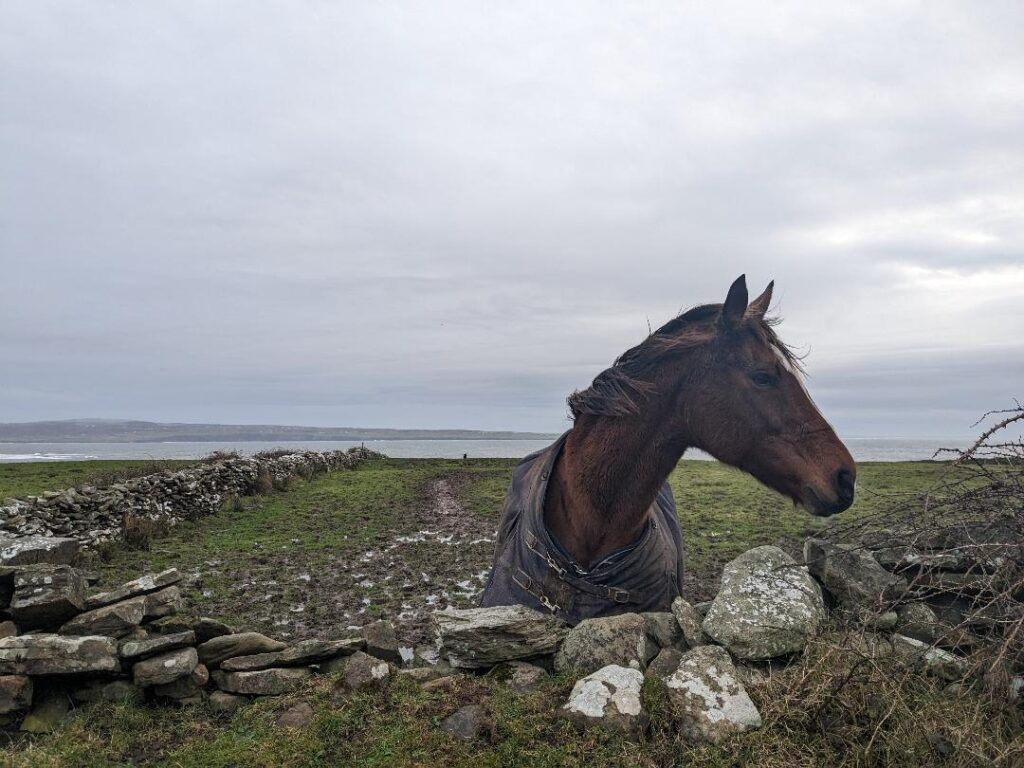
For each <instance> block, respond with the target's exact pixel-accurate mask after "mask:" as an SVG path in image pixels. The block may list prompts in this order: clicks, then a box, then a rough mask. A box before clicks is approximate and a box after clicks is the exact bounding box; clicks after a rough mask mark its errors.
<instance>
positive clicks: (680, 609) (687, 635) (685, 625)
mask: <svg viewBox="0 0 1024 768" xmlns="http://www.w3.org/2000/svg"><path fill="white" fill-rule="evenodd" d="M708 607H709V608H710V607H711V606H710V603H709V604H708ZM704 613H707V611H706V610H705V611H704ZM672 615H673V616H675V619H676V623H677V624H679V629H680V630H681V631H682V633H683V642H684V643H686V647H687V648H696V647H698V646H700V645H707V644H708V643H710V642H711V641H710V640H708V637H707V635H705V634H704V629H703V628H702V627H701V624H702V622H703V621H704V614H702V613H700V612H699V611H698V610H697V609H696V608H694V607H693V606H692V605H690V604H689V603H688V602H686V600H684V599H683V598H681V597H677V598H676V599H675V600H673V601H672Z"/></svg>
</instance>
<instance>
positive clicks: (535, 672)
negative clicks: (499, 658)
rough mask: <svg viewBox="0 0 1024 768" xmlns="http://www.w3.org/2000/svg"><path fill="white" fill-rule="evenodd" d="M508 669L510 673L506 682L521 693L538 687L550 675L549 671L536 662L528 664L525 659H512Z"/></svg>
mask: <svg viewBox="0 0 1024 768" xmlns="http://www.w3.org/2000/svg"><path fill="white" fill-rule="evenodd" d="M508 669H509V672H510V674H509V677H508V680H507V681H506V682H505V684H506V685H507V686H508V687H509V688H511V689H512V690H513V691H518V692H519V693H524V692H526V691H529V690H530V689H532V688H536V687H537V685H539V684H540V682H541V681H542V680H543V679H544V678H545V677H547V676H548V673H547V672H545V671H544V670H543V669H542V668H540V667H538V666H537V665H536V664H528V663H527V662H525V661H510V662H509V663H508Z"/></svg>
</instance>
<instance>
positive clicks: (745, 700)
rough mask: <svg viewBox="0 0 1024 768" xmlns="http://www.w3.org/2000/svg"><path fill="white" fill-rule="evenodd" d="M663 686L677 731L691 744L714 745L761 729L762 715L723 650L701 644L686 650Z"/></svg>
mask: <svg viewBox="0 0 1024 768" xmlns="http://www.w3.org/2000/svg"><path fill="white" fill-rule="evenodd" d="M665 686H666V688H667V689H668V695H669V699H670V700H671V702H672V708H673V716H674V717H675V720H676V722H677V724H678V728H679V732H680V733H681V734H682V736H683V737H684V738H685V739H686V740H687V741H689V742H690V743H692V744H702V743H706V742H711V743H717V742H719V741H721V740H722V739H724V738H726V737H728V736H731V735H733V734H735V733H741V732H743V731H749V730H752V729H754V728H760V727H761V713H760V712H758V711H757V707H756V706H754V702H753V701H751V699H750V696H748V695H747V691H746V689H744V687H743V685H742V684H741V683H740V682H739V680H738V679H737V673H736V667H735V666H734V665H733V663H732V659H731V658H730V657H729V654H728V652H727V651H726V650H725V649H724V648H720V647H718V646H716V645H703V646H700V647H699V648H694V649H693V650H691V651H688V652H687V653H686V654H685V655H684V656H683V659H682V661H680V662H679V667H678V668H677V669H676V671H675V672H673V673H672V674H671V675H669V676H668V677H666V678H665Z"/></svg>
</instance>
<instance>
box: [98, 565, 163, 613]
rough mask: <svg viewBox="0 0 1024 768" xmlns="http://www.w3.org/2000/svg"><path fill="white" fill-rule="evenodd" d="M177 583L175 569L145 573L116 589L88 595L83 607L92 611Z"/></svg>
mask: <svg viewBox="0 0 1024 768" xmlns="http://www.w3.org/2000/svg"><path fill="white" fill-rule="evenodd" d="M179 581H181V574H180V573H179V572H178V569H177V568H168V569H167V570H166V571H161V572H160V573H147V574H146V575H145V576H140V577H139V578H137V579H132V580H131V581H129V582H126V583H125V584H122V585H121V586H120V587H117V588H116V589H112V590H110V591H108V592H98V593H97V594H95V595H90V596H89V597H87V598H86V599H85V607H86V608H87V609H89V610H92V609H93V608H99V607H101V606H104V605H110V604H111V603H118V602H121V601H122V600H127V599H128V598H130V597H137V596H139V595H145V594H149V593H150V592H156V591H157V590H160V589H163V588H164V587H169V586H170V585H171V584H176V583H177V582H179Z"/></svg>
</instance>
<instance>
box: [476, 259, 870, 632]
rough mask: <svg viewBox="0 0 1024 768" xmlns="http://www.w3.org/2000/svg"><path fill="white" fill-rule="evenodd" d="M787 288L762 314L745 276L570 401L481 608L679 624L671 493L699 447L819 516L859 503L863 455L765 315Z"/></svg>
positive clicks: (530, 474)
mask: <svg viewBox="0 0 1024 768" xmlns="http://www.w3.org/2000/svg"><path fill="white" fill-rule="evenodd" d="M773 288H774V281H773V282H771V283H769V284H768V287H767V288H766V289H765V291H764V292H763V293H762V294H761V295H760V296H758V297H757V298H756V299H754V300H753V301H752V302H749V304H748V295H747V285H746V277H745V276H744V275H741V276H740V277H739V278H738V279H737V280H736V281H735V282H734V283H733V284H732V285H731V286H730V288H729V291H728V294H727V295H726V298H725V301H724V302H723V303H722V304H705V305H701V306H697V307H694V308H693V309H690V310H688V311H686V312H684V313H683V314H681V315H679V316H678V317H676V318H674V319H672V320H670V321H669V322H668V323H666V324H665V325H663V326H662V327H661V328H659V329H658V330H657V331H655V332H654V333H652V334H650V335H649V336H648V337H647V338H646V339H645V340H644V341H643V342H641V343H640V344H639V345H637V346H635V347H633V348H632V349H630V350H628V351H626V352H625V353H623V354H622V355H621V356H620V357H619V358H618V359H617V360H616V361H615V362H614V363H613V365H612V366H611V367H610V368H608V369H607V370H605V371H603V372H601V373H600V374H598V375H597V377H596V378H595V379H594V380H593V383H592V384H591V386H590V387H588V388H587V389H585V390H583V391H576V392H573V393H572V394H571V395H570V396H569V398H568V404H569V409H570V411H571V414H572V419H573V423H572V427H571V429H569V430H568V431H567V432H566V433H565V434H563V435H562V436H561V437H560V438H558V440H556V441H555V442H554V443H553V444H552V445H551V446H549V447H547V448H545V449H543V450H541V451H538V452H537V453H534V454H531V455H530V456H527V457H526V458H525V459H523V460H522V461H521V462H520V463H519V464H518V465H517V466H516V468H515V470H514V472H513V479H512V484H511V486H510V487H509V490H508V493H507V495H506V497H505V502H504V505H503V508H502V515H501V522H500V526H499V530H498V535H497V539H496V545H495V554H494V562H493V565H492V568H491V573H490V576H489V577H488V580H487V582H486V586H485V588H484V592H483V594H482V596H481V599H480V605H481V606H484V607H490V606H497V605H524V606H527V607H529V608H534V609H536V610H541V611H546V612H549V613H552V614H554V615H556V616H558V617H559V618H561V619H563V620H564V621H566V622H568V623H569V624H572V625H575V624H576V623H578V622H579V621H582V620H583V619H586V618H592V617H596V616H608V615H614V614H618V613H627V612H628V613H633V612H641V611H665V610H669V608H670V606H671V604H672V601H673V600H674V599H675V598H676V597H678V596H679V595H680V592H681V589H682V576H683V563H682V558H683V546H682V535H681V532H680V527H679V521H678V518H677V516H676V510H675V501H674V499H673V498H672V492H671V490H670V489H669V486H668V484H667V482H666V480H667V478H668V476H669V473H670V472H671V471H672V470H673V469H674V468H675V466H676V464H677V463H678V462H679V460H680V458H682V456H683V454H684V453H685V452H686V451H687V450H688V449H689V448H697V449H700V450H702V451H704V452H706V453H708V454H710V455H711V456H713V457H714V458H716V459H718V460H719V461H721V462H723V463H725V464H729V465H731V466H733V467H737V468H739V469H740V470H742V471H744V472H746V473H748V474H750V475H752V476H753V477H755V478H756V479H757V480H758V481H760V482H761V483H762V484H763V485H766V486H767V487H769V488H771V489H773V490H775V491H777V492H779V493H780V494H783V495H785V496H788V497H789V498H790V499H792V500H793V502H794V504H796V505H801V506H803V507H804V508H805V509H806V510H807V511H808V512H810V514H812V515H819V516H829V515H834V514H837V513H839V512H842V511H843V510H845V509H847V508H848V507H849V506H850V505H851V504H852V503H853V499H854V489H855V483H856V476H857V469H856V465H855V464H854V461H853V457H852V456H851V455H850V452H849V451H848V450H847V448H846V446H845V445H843V443H842V442H841V441H840V440H839V438H838V437H837V436H836V433H835V431H834V430H833V429H832V427H831V426H830V425H829V423H828V422H827V421H826V420H825V418H824V417H823V416H822V414H821V412H820V411H819V410H818V408H817V407H816V406H815V405H814V403H813V401H812V400H811V397H810V395H809V394H808V392H807V390H806V389H805V387H804V380H803V372H804V371H803V365H802V360H801V359H800V358H799V357H798V356H797V355H796V354H794V352H793V351H792V349H791V348H790V347H789V346H787V345H786V344H785V343H784V342H782V341H781V340H780V339H779V337H778V335H777V334H776V332H775V325H776V324H777V323H778V319H777V318H769V317H767V316H766V315H767V312H768V309H769V304H770V303H771V298H772V290H773Z"/></svg>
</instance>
